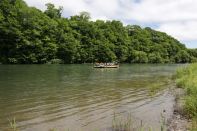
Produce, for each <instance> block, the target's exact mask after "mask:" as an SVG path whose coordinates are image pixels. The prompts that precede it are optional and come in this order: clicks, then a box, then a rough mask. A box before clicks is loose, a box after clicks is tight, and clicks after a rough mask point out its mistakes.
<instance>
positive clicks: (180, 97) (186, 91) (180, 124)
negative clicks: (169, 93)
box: [168, 64, 197, 131]
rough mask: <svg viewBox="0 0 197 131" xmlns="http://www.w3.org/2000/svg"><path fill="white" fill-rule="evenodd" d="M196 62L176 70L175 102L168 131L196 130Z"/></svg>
mask: <svg viewBox="0 0 197 131" xmlns="http://www.w3.org/2000/svg"><path fill="white" fill-rule="evenodd" d="M196 74H197V64H191V65H189V66H187V67H183V68H180V69H178V70H177V72H176V75H175V82H176V86H177V88H176V89H175V90H174V91H173V93H174V94H175V100H176V104H175V107H174V114H173V116H172V119H171V120H170V122H169V123H170V124H169V126H168V127H169V130H170V131H178V130H181V131H182V130H183V131H187V130H189V131H196V130H197V75H196Z"/></svg>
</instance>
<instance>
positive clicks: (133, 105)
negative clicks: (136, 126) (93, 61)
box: [0, 64, 181, 131]
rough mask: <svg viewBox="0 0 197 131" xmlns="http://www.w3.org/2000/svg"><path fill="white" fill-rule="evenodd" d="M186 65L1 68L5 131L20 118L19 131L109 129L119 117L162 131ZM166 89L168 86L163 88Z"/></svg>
mask: <svg viewBox="0 0 197 131" xmlns="http://www.w3.org/2000/svg"><path fill="white" fill-rule="evenodd" d="M178 66H181V65H148V64H147V65H138V64H134V65H129V64H123V65H121V66H120V68H118V69H94V68H93V67H92V65H88V64H87V65H86V64H84V65H0V107H1V108H0V125H1V126H0V129H1V130H6V129H8V128H9V127H8V122H7V121H6V120H7V118H14V117H15V118H16V120H17V126H18V128H19V129H20V130H25V131H34V130H42V131H45V130H48V129H50V128H57V129H60V130H61V129H70V130H74V131H75V130H84V131H85V130H95V129H102V130H103V129H104V130H105V129H109V127H110V126H112V121H113V115H114V113H116V114H118V115H119V116H123V117H124V116H128V114H131V116H132V119H133V120H135V121H138V120H139V121H140V120H143V122H144V123H146V124H148V125H151V126H153V127H154V128H159V126H160V115H161V112H162V111H163V110H164V109H165V110H166V117H169V116H170V115H171V113H170V112H172V106H173V101H174V98H173V96H172V95H171V94H170V93H168V91H166V90H163V91H159V92H156V93H155V94H154V95H150V89H152V87H154V86H155V87H156V86H159V87H161V86H163V87H170V86H171V82H170V77H171V75H172V74H173V73H174V71H175V70H176V68H177V67H178ZM162 89H163V88H162Z"/></svg>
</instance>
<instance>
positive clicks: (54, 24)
mask: <svg viewBox="0 0 197 131" xmlns="http://www.w3.org/2000/svg"><path fill="white" fill-rule="evenodd" d="M46 7H47V9H46V10H45V11H44V12H42V11H40V10H39V9H36V8H35V7H28V6H27V4H26V3H25V2H24V1H23V0H1V1H0V63H13V64H33V63H35V64H40V63H92V62H111V61H118V62H127V63H187V62H194V61H196V59H197V50H196V49H187V48H186V47H185V45H184V44H182V43H180V42H179V41H178V40H176V39H174V38H173V37H171V36H169V35H167V34H166V33H163V32H158V31H155V30H153V29H151V28H149V27H147V28H141V27H140V26H137V25H127V26H124V25H123V24H122V23H121V22H120V21H116V20H112V21H103V20H97V21H91V18H90V14H89V13H87V12H81V13H79V14H78V15H75V16H71V17H69V18H64V17H62V16H61V14H62V11H63V8H62V7H59V8H55V6H54V5H53V4H50V3H48V4H46Z"/></svg>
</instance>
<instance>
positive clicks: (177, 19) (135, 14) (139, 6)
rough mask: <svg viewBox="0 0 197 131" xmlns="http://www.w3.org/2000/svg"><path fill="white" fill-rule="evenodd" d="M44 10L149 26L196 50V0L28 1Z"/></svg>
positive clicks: (64, 14) (66, 15)
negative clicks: (49, 6)
mask: <svg viewBox="0 0 197 131" xmlns="http://www.w3.org/2000/svg"><path fill="white" fill-rule="evenodd" d="M25 1H26V2H27V4H28V5H29V6H35V7H37V8H39V9H41V10H45V9H46V7H45V4H46V3H49V2H50V3H53V4H55V5H56V6H57V7H58V6H63V7H64V11H63V16H64V17H69V16H71V15H76V14H78V13H79V12H81V11H87V12H90V14H91V17H92V20H97V19H102V20H113V19H115V20H120V21H122V22H123V23H124V24H125V25H127V24H137V25H140V26H142V27H145V26H149V27H151V28H153V29H155V30H158V31H163V32H166V33H168V34H169V35H171V36H173V37H175V38H176V39H178V40H179V41H181V42H182V43H184V44H185V45H186V46H187V47H188V48H197V13H196V12H197V0H25Z"/></svg>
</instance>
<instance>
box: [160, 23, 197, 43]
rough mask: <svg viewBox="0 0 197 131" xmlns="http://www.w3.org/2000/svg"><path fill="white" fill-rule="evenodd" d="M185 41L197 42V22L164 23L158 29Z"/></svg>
mask: <svg viewBox="0 0 197 131" xmlns="http://www.w3.org/2000/svg"><path fill="white" fill-rule="evenodd" d="M158 30H160V31H164V32H166V33H168V34H170V35H172V36H174V37H175V38H177V39H179V40H183V41H188V40H192V41H193V40H197V21H186V22H171V23H163V24H161V26H160V27H159V28H158Z"/></svg>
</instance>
